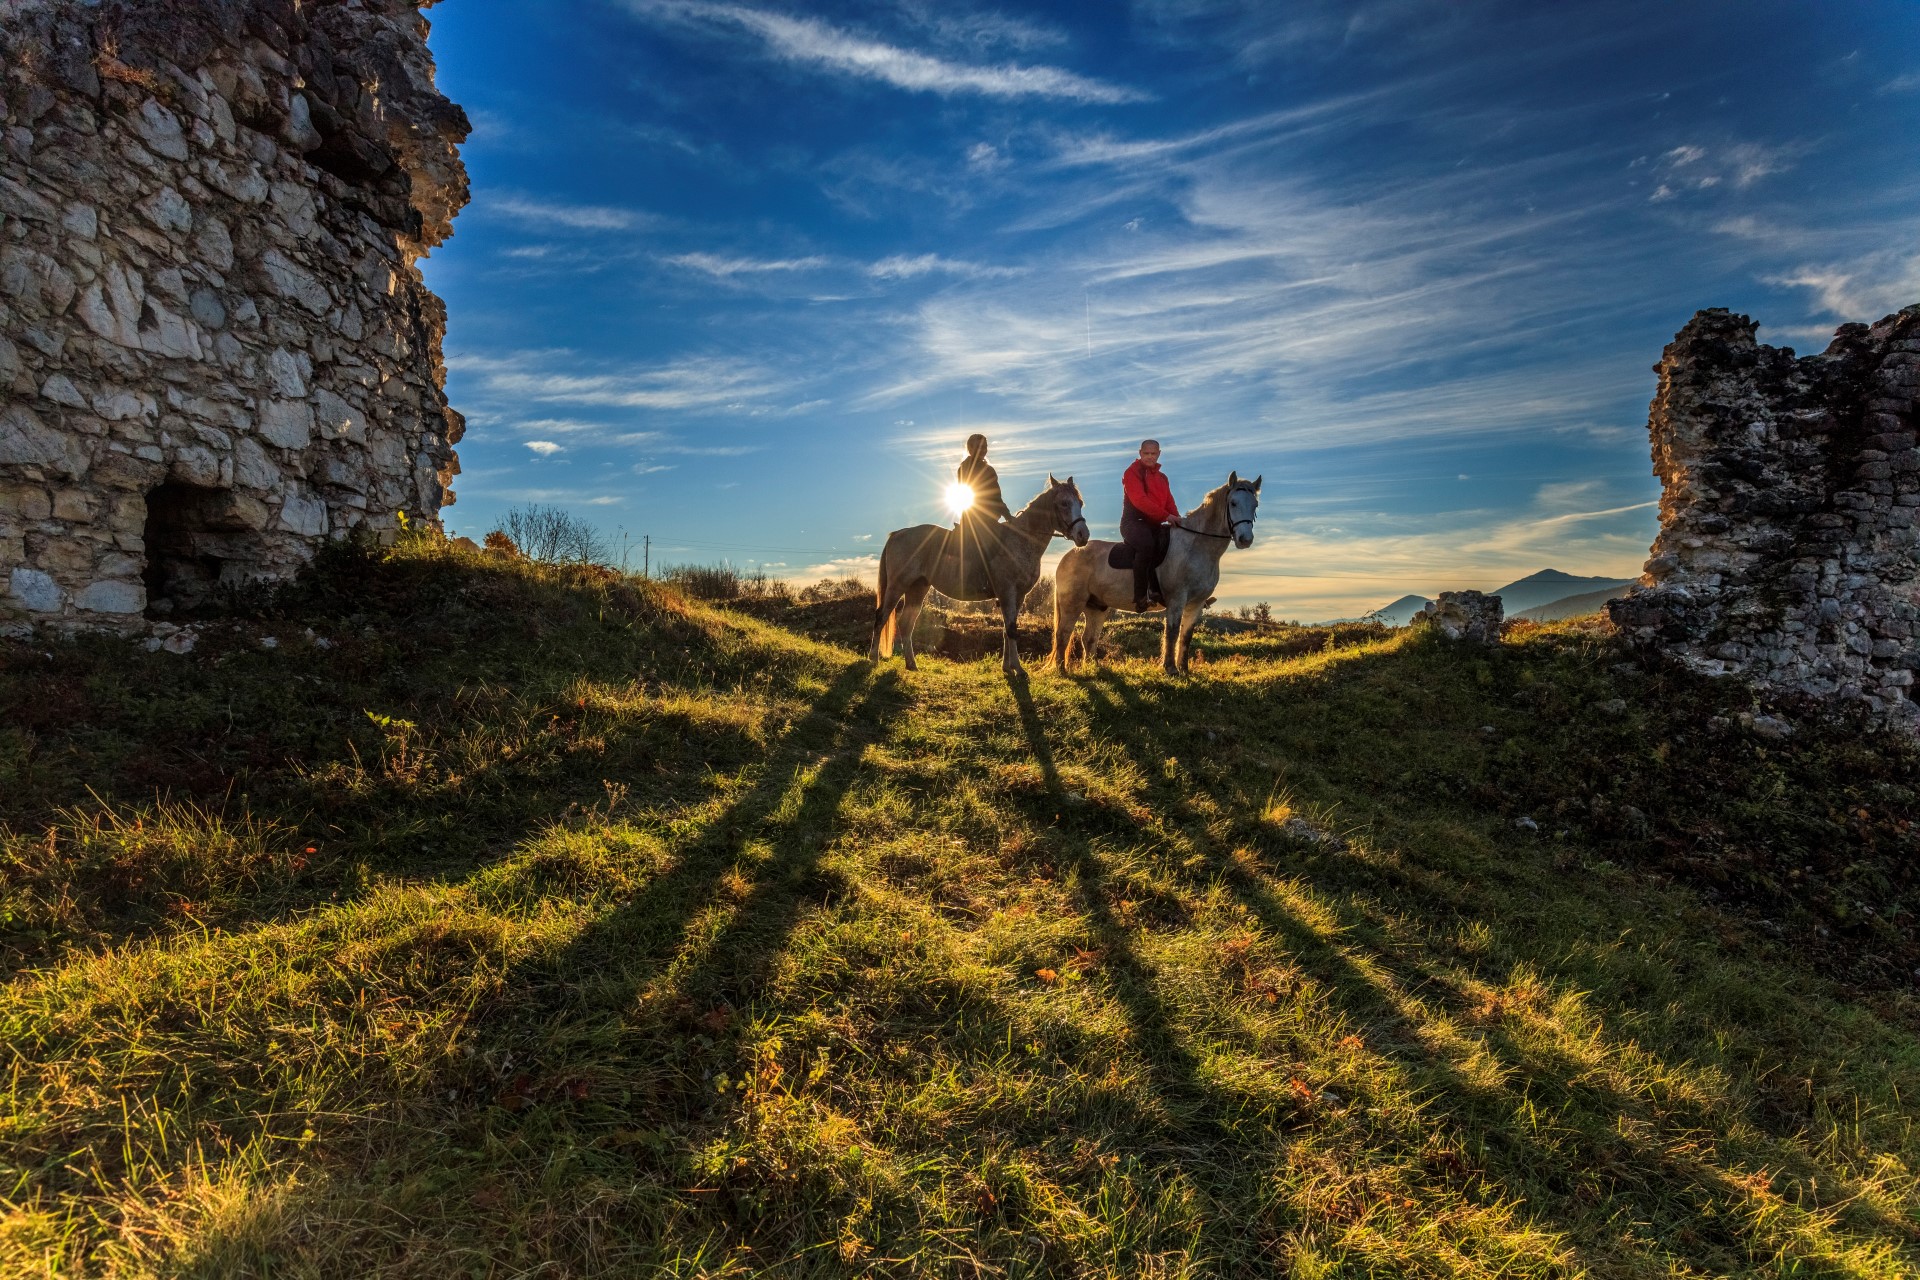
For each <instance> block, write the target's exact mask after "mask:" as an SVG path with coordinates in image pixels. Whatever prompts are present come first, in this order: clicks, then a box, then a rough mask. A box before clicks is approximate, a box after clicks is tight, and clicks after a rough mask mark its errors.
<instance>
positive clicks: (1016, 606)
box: [1000, 591, 1027, 676]
mask: <svg viewBox="0 0 1920 1280" xmlns="http://www.w3.org/2000/svg"><path fill="white" fill-rule="evenodd" d="M1022 594H1023V593H1021V592H1017V591H1016V592H1011V593H1008V594H1006V595H1002V596H1001V597H1000V617H1001V621H1002V625H1003V626H1004V628H1005V639H1003V640H1002V641H1001V646H1000V669H1001V670H1003V671H1005V672H1006V673H1007V674H1008V675H1010V676H1023V675H1025V674H1027V669H1026V668H1025V667H1023V666H1021V665H1020V597H1021V595H1022Z"/></svg>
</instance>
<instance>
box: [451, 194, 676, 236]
mask: <svg viewBox="0 0 1920 1280" xmlns="http://www.w3.org/2000/svg"><path fill="white" fill-rule="evenodd" d="M480 208H481V210H482V211H484V212H489V213H495V214H498V215H500V216H501V217H504V218H510V219H512V220H513V221H515V222H519V223H523V224H525V225H527V226H534V227H544V228H549V229H551V228H554V227H565V228H568V229H570V230H574V231H632V230H635V229H638V228H641V227H647V226H654V225H658V223H659V221H660V220H659V219H658V218H656V217H655V216H654V215H652V214H650V213H645V212H642V211H640V210H637V209H621V208H616V207H614V206H612V205H599V204H568V203H565V202H562V201H558V200H540V199H535V198H533V197H531V196H521V195H500V196H493V197H490V198H488V199H487V200H486V201H485V202H484V203H482V204H481V205H480Z"/></svg>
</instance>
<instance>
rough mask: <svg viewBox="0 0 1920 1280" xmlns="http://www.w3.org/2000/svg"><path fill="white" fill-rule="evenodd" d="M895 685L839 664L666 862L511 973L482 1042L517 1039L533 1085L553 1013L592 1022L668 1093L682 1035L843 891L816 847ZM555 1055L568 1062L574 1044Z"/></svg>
mask: <svg viewBox="0 0 1920 1280" xmlns="http://www.w3.org/2000/svg"><path fill="white" fill-rule="evenodd" d="M898 686H899V677H898V675H897V673H895V672H891V671H886V672H881V673H879V674H878V675H874V674H872V672H871V670H870V669H869V668H868V667H867V665H866V664H864V663H858V664H855V665H853V666H851V667H849V668H848V669H847V670H846V671H845V672H844V673H842V675H841V676H840V678H839V679H838V680H836V681H835V682H834V685H833V687H832V688H831V689H830V690H828V692H827V693H826V694H825V695H824V696H822V697H821V699H820V700H819V702H818V703H816V704H815V706H814V707H813V709H812V710H811V711H810V712H809V713H808V714H807V715H806V717H804V718H803V719H802V720H801V721H800V722H799V723H797V724H796V725H794V727H793V728H792V729H791V730H790V731H789V732H788V733H787V734H786V735H785V736H784V737H782V739H781V740H780V742H779V743H778V744H777V745H776V746H775V747H774V749H773V750H772V751H771V752H770V754H769V758H768V761H767V764H766V766H765V768H764V769H762V770H760V771H759V773H758V776H757V777H756V778H755V780H754V781H753V782H752V783H751V784H750V785H749V786H748V787H747V788H746V789H745V791H744V792H743V793H742V794H741V795H740V796H739V797H738V798H736V799H734V800H733V801H732V802H731V803H729V804H728V805H727V806H726V807H725V808H724V809H723V810H721V811H720V812H718V813H717V814H715V815H714V816H713V817H711V818H710V819H708V820H706V821H705V822H703V823H702V825H701V826H700V827H699V829H698V830H696V831H694V832H692V833H690V834H688V835H687V836H685V837H683V838H681V839H679V840H677V841H676V842H675V843H676V845H677V846H678V847H677V848H675V849H674V850H673V851H672V852H673V857H674V861H673V862H672V865H671V866H670V867H669V868H668V869H667V870H666V871H664V872H662V873H661V874H660V875H658V876H656V877H655V878H654V879H653V880H651V881H650V882H648V884H647V885H646V886H645V887H644V888H643V889H642V890H641V891H640V892H639V893H638V894H637V895H636V896H635V897H634V898H633V899H632V900H631V901H629V902H627V903H625V904H624V905H621V906H618V907H615V908H613V909H612V910H610V911H609V912H607V913H606V914H605V915H603V916H601V917H600V918H599V919H597V920H596V921H594V923H593V924H592V925H590V926H589V927H588V928H587V929H586V930H585V931H583V932H582V933H581V934H580V935H579V936H577V937H576V938H575V939H574V940H573V941H572V942H571V943H570V944H569V945H568V946H567V947H566V948H565V949H564V950H562V951H560V952H558V953H557V954H553V955H550V956H546V957H543V958H541V959H540V960H538V961H536V962H532V963H529V964H528V965H526V966H524V967H523V968H522V969H521V970H520V971H519V972H517V973H515V974H514V975H512V977H511V978H510V979H509V987H510V989H511V990H512V991H513V994H512V995H511V996H510V998H509V1000H508V1003H507V1005H506V1007H505V1008H504V1009H503V1010H502V1011H501V1012H500V1015H499V1016H497V1017H496V1018H495V1019H494V1023H495V1026H494V1028H493V1029H492V1030H491V1031H488V1032H483V1033H482V1039H486V1040H490V1041H491V1042H492V1043H491V1046H490V1049H498V1050H507V1049H512V1050H514V1051H515V1053H516V1057H517V1060H518V1061H519V1062H520V1063H522V1064H524V1065H523V1067H522V1068H521V1069H522V1070H525V1071H528V1072H531V1073H533V1074H534V1076H535V1077H536V1078H535V1079H534V1080H533V1081H532V1082H531V1084H530V1087H531V1088H533V1089H534V1090H535V1091H536V1092H537V1091H538V1090H539V1088H540V1087H541V1086H542V1081H541V1080H540V1079H539V1078H538V1072H539V1062H540V1058H541V1056H542V1044H543V1042H545V1041H549V1040H554V1039H556V1033H555V1027H556V1025H557V1024H560V1023H568V1022H575V1023H580V1024H582V1026H583V1027H585V1026H586V1025H587V1024H591V1026H592V1027H594V1028H597V1030H590V1031H588V1030H583V1031H582V1033H583V1034H587V1035H588V1038H589V1039H592V1040H595V1041H596V1042H598V1041H599V1040H600V1039H601V1038H603V1037H606V1036H611V1039H607V1040H606V1044H607V1047H608V1048H609V1050H610V1051H611V1052H609V1053H608V1054H607V1055H606V1060H607V1061H608V1063H609V1064H610V1065H611V1066H613V1067H614V1069H615V1070H616V1071H617V1070H618V1069H619V1068H620V1066H621V1064H622V1060H625V1065H627V1066H629V1067H630V1066H633V1065H636V1064H637V1065H639V1066H640V1067H641V1068H642V1074H647V1075H650V1076H652V1077H653V1078H654V1080H655V1083H656V1085H659V1086H660V1088H657V1089H656V1090H655V1091H654V1092H655V1098H656V1099H662V1098H664V1096H665V1093H663V1092H661V1089H664V1090H665V1092H669V1093H670V1092H673V1091H674V1090H675V1089H676V1088H677V1087H678V1086H677V1085H668V1084H666V1083H665V1081H666V1080H667V1079H668V1077H674V1076H676V1075H678V1074H680V1073H678V1072H677V1071H676V1067H677V1066H679V1065H684V1064H676V1063H675V1062H674V1061H673V1056H674V1054H676V1053H684V1052H685V1051H686V1049H687V1048H688V1045H687V1043H685V1042H686V1041H687V1039H688V1038H689V1037H693V1036H702V1037H705V1039H706V1040H708V1041H710V1042H711V1041H717V1040H719V1039H721V1038H723V1034H724V1033H725V1032H726V1030H727V1028H728V1026H729V1023H730V1022H731V1019H732V1016H733V1011H734V1010H735V1009H737V1008H739V1007H740V1006H742V1005H744V1004H745V1003H746V1002H747V1001H748V1000H749V999H750V998H751V997H752V995H753V991H754V987H755V985H756V984H757V982H758V981H759V980H760V979H761V977H762V976H763V975H764V972H765V970H766V967H767V964H768V962H769V960H770V959H771V957H773V956H774V955H775V954H777V953H778V951H779V950H780V948H781V946H782V945H783V943H784V941H785V939H786V936H787V934H788V932H789V931H790V930H791V928H792V927H793V925H794V923H795V921H796V920H797V919H798V918H799V917H800V915H801V914H802V913H803V912H805V911H806V910H808V909H809V907H811V906H815V905H818V904H820V903H822V902H824V901H830V900H831V899H832V898H834V897H835V896H836V895H838V894H840V893H842V892H844V891H845V890H846V888H847V886H846V885H845V884H844V883H842V882H841V880H840V878H839V877H838V876H837V875H834V874H831V873H827V872H824V871H823V870H822V869H821V867H820V865H819V861H820V855H821V853H822V851H823V850H824V849H825V847H826V846H827V844H828V843H829V842H830V840H831V838H832V835H833V831H834V828H835V825H836V823H837V821H838V815H839V812H840V808H841V805H842V803H843V802H844V800H845V797H846V794H847V791H848V789H849V788H850V787H851V786H852V785H853V783H854V781H855V779H856V777H857V775H858V773H859V767H860V761H861V758H862V755H863V753H864V750H865V748H866V746H867V744H868V743H870V742H872V741H874V740H876V739H877V738H878V737H879V736H880V735H881V734H883V733H884V731H885V729H886V727H887V725H888V724H889V723H890V722H891V721H892V720H893V719H894V718H895V717H897V716H898V715H899V714H900V713H901V711H902V710H903V709H904V707H905V705H906V702H905V699H904V698H903V697H902V696H901V694H900V691H899V687H898ZM576 1029H580V1028H576ZM569 1034H570V1033H569ZM559 1038H564V1037H559ZM564 1056H566V1057H567V1058H568V1061H569V1067H568V1070H569V1071H570V1072H574V1073H577V1072H578V1071H579V1061H580V1059H579V1055H578V1053H576V1052H574V1051H572V1050H569V1051H568V1052H567V1053H566V1054H565V1055H564ZM481 1057H482V1058H483V1059H484V1058H486V1057H487V1054H486V1053H482V1054H481ZM590 1070H591V1068H589V1071H590ZM694 1082H695V1081H693V1080H691V1079H689V1078H682V1079H681V1080H680V1084H683V1085H684V1084H690V1083H694ZM472 1083H474V1084H476V1085H481V1084H483V1083H484V1082H482V1081H475V1082H472ZM546 1083H551V1082H546Z"/></svg>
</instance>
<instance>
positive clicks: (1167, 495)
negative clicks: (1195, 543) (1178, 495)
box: [1120, 458, 1180, 524]
mask: <svg viewBox="0 0 1920 1280" xmlns="http://www.w3.org/2000/svg"><path fill="white" fill-rule="evenodd" d="M1120 486H1121V488H1123V489H1125V490H1126V493H1127V501H1128V502H1131V503H1132V504H1133V509H1134V510H1135V511H1138V512H1139V513H1140V514H1141V515H1143V516H1145V517H1146V518H1147V519H1149V520H1152V521H1154V522H1155V523H1156V524H1164V523H1165V522H1166V521H1168V520H1171V519H1173V518H1174V517H1175V516H1177V515H1179V514H1180V508H1179V507H1178V506H1176V505H1175V504H1174V501H1173V490H1172V489H1171V488H1170V487H1169V486H1168V485H1167V478H1166V476H1164V475H1162V474H1161V473H1160V468H1159V467H1158V466H1153V467H1149V466H1148V465H1147V464H1146V463H1144V462H1142V461H1141V460H1140V459H1138V458H1135V459H1134V460H1133V465H1132V466H1130V467H1128V468H1127V474H1126V475H1125V476H1124V477H1122V478H1121V481H1120Z"/></svg>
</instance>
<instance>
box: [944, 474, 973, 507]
mask: <svg viewBox="0 0 1920 1280" xmlns="http://www.w3.org/2000/svg"><path fill="white" fill-rule="evenodd" d="M972 506H973V486H972V485H969V484H962V483H961V482H960V481H958V480H955V481H954V482H953V483H952V484H950V485H948V486H947V510H949V511H951V512H953V514H954V515H956V516H960V515H965V514H966V513H967V510H968V509H969V508H970V507H972Z"/></svg>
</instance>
